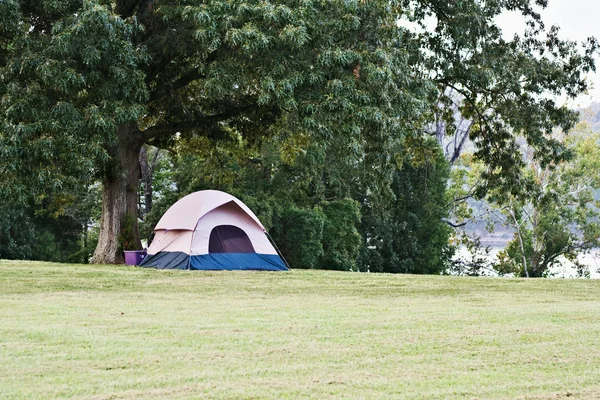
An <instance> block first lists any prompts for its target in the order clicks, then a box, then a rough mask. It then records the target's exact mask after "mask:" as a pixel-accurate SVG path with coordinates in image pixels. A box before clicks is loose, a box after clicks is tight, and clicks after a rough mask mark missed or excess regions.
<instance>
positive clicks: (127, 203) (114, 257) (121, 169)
mask: <svg viewBox="0 0 600 400" xmlns="http://www.w3.org/2000/svg"><path fill="white" fill-rule="evenodd" d="M133 129H134V128H133V127H132V126H131V125H128V124H126V125H122V126H120V127H119V128H118V131H117V135H118V138H119V140H118V144H117V145H116V146H115V147H113V148H110V149H109V152H110V154H111V157H112V163H111V165H110V166H109V167H108V168H107V170H106V171H105V174H104V181H103V182H102V217H101V219H100V234H99V236H98V245H97V247H96V251H95V252H94V255H93V257H92V259H91V263H92V264H120V263H122V262H123V250H139V249H141V248H142V243H141V241H140V234H139V229H138V207H137V203H138V187H139V181H140V177H141V172H140V164H139V161H138V157H139V154H140V148H141V146H142V143H141V142H140V143H138V142H136V141H135V140H132V137H133V136H135V135H133V134H132V132H133Z"/></svg>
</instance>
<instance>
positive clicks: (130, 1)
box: [115, 0, 139, 19]
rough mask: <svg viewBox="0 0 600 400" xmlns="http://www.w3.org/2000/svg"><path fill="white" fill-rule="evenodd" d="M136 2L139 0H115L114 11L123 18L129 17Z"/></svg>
mask: <svg viewBox="0 0 600 400" xmlns="http://www.w3.org/2000/svg"><path fill="white" fill-rule="evenodd" d="M138 2H139V0H117V4H116V7H115V13H116V14H118V15H119V16H120V17H121V18H123V19H125V18H129V17H131V16H132V15H133V11H134V10H135V7H136V6H137V5H138Z"/></svg>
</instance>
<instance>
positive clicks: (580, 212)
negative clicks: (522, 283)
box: [471, 125, 600, 277]
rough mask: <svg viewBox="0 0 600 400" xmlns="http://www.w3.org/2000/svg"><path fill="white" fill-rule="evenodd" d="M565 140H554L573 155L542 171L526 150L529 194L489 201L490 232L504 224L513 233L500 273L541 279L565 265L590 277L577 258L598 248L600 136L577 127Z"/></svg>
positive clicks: (497, 194)
mask: <svg viewBox="0 0 600 400" xmlns="http://www.w3.org/2000/svg"><path fill="white" fill-rule="evenodd" d="M561 136H562V134H560V133H556V136H555V137H556V138H557V139H560V140H561V141H562V142H563V143H564V146H565V148H566V149H567V151H569V152H570V153H571V154H572V156H571V157H570V159H569V160H568V161H562V162H560V163H556V164H554V165H551V166H547V167H543V166H542V164H541V162H540V161H538V160H536V159H535V158H534V157H533V155H532V152H531V151H530V150H529V149H527V148H526V151H525V152H524V154H523V153H522V157H523V164H524V165H525V166H524V167H523V168H522V170H521V176H522V180H523V181H524V182H528V185H529V186H530V188H529V189H528V191H527V192H526V193H525V194H521V195H519V196H515V195H513V194H511V193H509V192H505V191H502V190H494V191H490V192H489V194H488V196H487V198H486V200H487V202H488V208H489V211H488V213H487V218H486V219H487V220H488V226H489V227H490V229H493V228H494V226H496V225H500V226H504V227H506V228H508V229H509V230H510V231H511V232H512V233H513V234H514V237H513V240H512V241H510V242H509V243H508V245H507V246H506V248H505V249H504V250H503V251H502V252H500V254H499V257H498V264H497V265H496V266H495V269H496V270H497V271H498V272H499V273H501V274H514V275H517V276H529V277H542V276H546V275H548V274H549V273H550V271H551V270H552V268H553V267H557V266H561V265H564V264H565V262H568V263H570V264H572V265H574V266H575V267H576V269H577V271H578V273H579V274H580V275H582V276H586V275H588V274H589V271H587V269H586V268H585V267H584V266H583V265H581V264H579V262H578V261H577V258H578V256H579V255H581V254H583V253H586V252H588V251H590V250H591V249H593V248H595V247H597V246H599V245H600V212H599V211H598V210H599V209H600V208H599V206H600V203H599V202H598V200H597V193H598V189H600V179H599V178H598V176H599V175H600V161H599V160H600V134H598V133H593V132H591V131H590V129H589V127H587V126H585V125H579V126H578V127H577V129H576V130H575V131H573V132H572V133H571V135H570V136H569V137H561ZM479 171H481V169H480V168H477V167H476V168H474V169H473V170H472V171H471V172H472V173H473V175H476V173H477V172H479Z"/></svg>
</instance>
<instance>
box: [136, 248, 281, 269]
mask: <svg viewBox="0 0 600 400" xmlns="http://www.w3.org/2000/svg"><path fill="white" fill-rule="evenodd" d="M140 266H141V267H150V268H159V269H193V270H205V271H222V270H225V271H235V270H255V271H287V270H288V268H287V267H286V265H285V263H284V262H283V260H282V259H281V257H279V256H278V255H277V254H258V253H212V254H203V255H193V256H190V255H188V254H186V253H183V252H167V251H161V252H159V253H156V254H148V256H147V257H146V258H145V259H144V261H143V262H142V264H141V265H140Z"/></svg>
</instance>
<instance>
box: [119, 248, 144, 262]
mask: <svg viewBox="0 0 600 400" xmlns="http://www.w3.org/2000/svg"><path fill="white" fill-rule="evenodd" d="M123 253H125V265H140V264H141V263H142V261H144V258H146V250H125V251H124V252H123Z"/></svg>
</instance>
